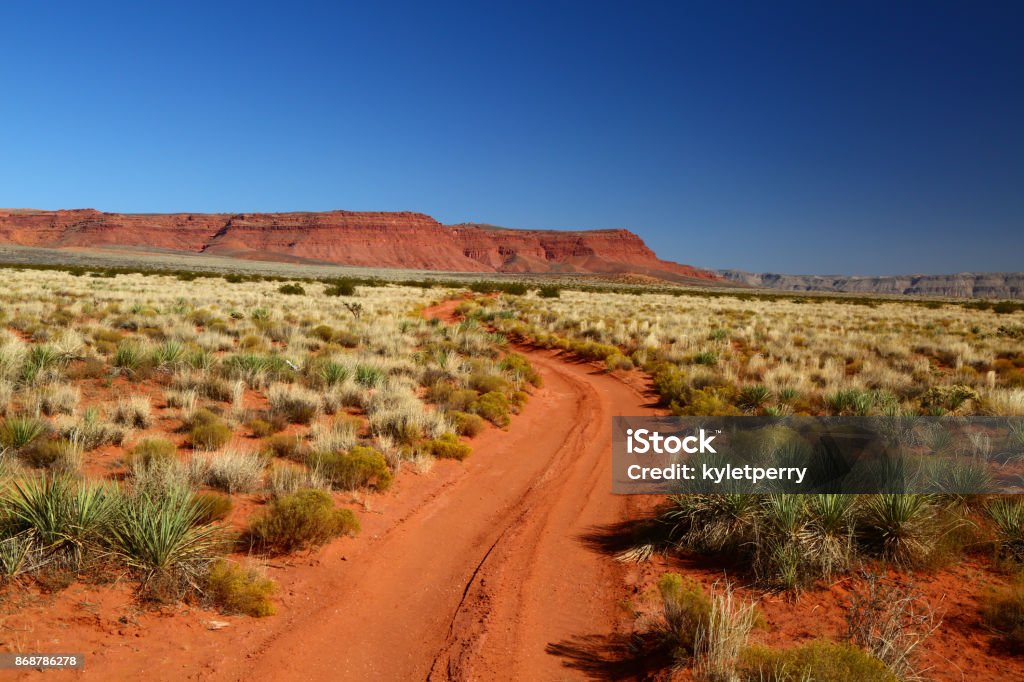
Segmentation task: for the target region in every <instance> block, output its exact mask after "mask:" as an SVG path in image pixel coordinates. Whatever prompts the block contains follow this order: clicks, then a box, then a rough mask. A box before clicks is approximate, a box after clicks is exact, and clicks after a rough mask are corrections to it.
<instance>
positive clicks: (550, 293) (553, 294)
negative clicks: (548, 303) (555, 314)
mask: <svg viewBox="0 0 1024 682" xmlns="http://www.w3.org/2000/svg"><path fill="white" fill-rule="evenodd" d="M537 294H538V295H539V296H540V297H541V298H558V297H559V296H561V295H562V290H561V289H559V288H558V287H556V286H543V287H541V288H540V289H538V290H537Z"/></svg>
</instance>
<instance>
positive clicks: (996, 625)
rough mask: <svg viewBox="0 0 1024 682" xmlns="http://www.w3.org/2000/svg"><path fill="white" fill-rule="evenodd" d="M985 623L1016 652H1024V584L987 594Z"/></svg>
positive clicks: (984, 602)
mask: <svg viewBox="0 0 1024 682" xmlns="http://www.w3.org/2000/svg"><path fill="white" fill-rule="evenodd" d="M982 617H983V619H984V621H985V625H987V626H988V627H990V628H991V629H992V631H993V632H995V633H996V634H997V635H998V636H999V638H1000V640H1002V642H1003V643H1004V644H1005V645H1006V646H1007V647H1009V648H1010V649H1011V650H1012V651H1013V652H1014V653H1018V654H1021V653H1024V586H1022V585H1021V583H1019V582H1018V583H1016V584H1014V585H1011V586H1009V587H1005V588H1002V589H1000V590H996V591H994V592H992V593H990V594H988V595H986V596H985V598H984V600H983V602H982Z"/></svg>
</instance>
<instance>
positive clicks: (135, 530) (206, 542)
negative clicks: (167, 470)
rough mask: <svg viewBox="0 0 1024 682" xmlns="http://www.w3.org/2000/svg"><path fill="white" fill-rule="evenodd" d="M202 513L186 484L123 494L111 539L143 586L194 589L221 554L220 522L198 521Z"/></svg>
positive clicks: (202, 508) (224, 538)
mask: <svg viewBox="0 0 1024 682" xmlns="http://www.w3.org/2000/svg"><path fill="white" fill-rule="evenodd" d="M205 513H206V509H205V507H204V505H203V504H202V502H201V501H199V500H197V499H196V497H195V496H194V495H193V494H192V491H190V490H188V489H186V488H172V489H170V490H167V491H165V492H164V494H162V495H156V494H153V493H150V492H142V493H140V494H138V495H135V496H132V497H129V498H126V499H125V502H124V504H123V506H122V509H121V513H120V514H119V515H118V518H117V522H116V523H114V525H113V528H112V533H111V535H112V538H113V541H114V546H115V548H116V551H117V552H118V554H119V555H120V556H121V557H122V558H123V559H124V561H125V563H127V564H128V566H129V567H130V568H132V569H134V570H135V571H137V572H138V573H139V574H140V577H141V578H142V584H143V589H144V590H147V591H148V590H149V589H150V588H155V589H156V590H167V589H169V590H172V591H174V592H177V593H180V592H181V591H182V590H183V589H187V588H193V589H195V588H197V587H198V586H199V581H200V579H201V576H202V575H203V574H204V572H205V570H206V567H207V566H208V565H209V563H210V562H211V561H212V560H213V559H215V558H217V557H218V556H219V555H220V554H222V553H223V551H224V549H225V540H226V536H225V534H224V531H223V529H222V528H221V527H219V526H216V525H213V524H206V525H199V524H197V521H198V520H199V519H201V518H202V516H203V515H204V514H205Z"/></svg>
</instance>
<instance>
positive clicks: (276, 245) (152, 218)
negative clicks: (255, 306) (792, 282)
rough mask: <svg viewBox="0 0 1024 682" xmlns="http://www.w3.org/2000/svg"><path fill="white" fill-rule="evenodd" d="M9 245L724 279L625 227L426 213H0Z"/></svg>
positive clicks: (0, 238)
mask: <svg viewBox="0 0 1024 682" xmlns="http://www.w3.org/2000/svg"><path fill="white" fill-rule="evenodd" d="M0 243H8V244H17V245H21V246H36V247H48V248H79V249H82V248H112V247H115V248H116V247H141V248H146V247H150V248H154V249H171V250H176V251H182V252H187V253H208V254H213V255H220V256H230V257H234V258H247V259H253V260H269V261H290V262H303V261H307V262H318V263H337V264H341V265H354V266H365V267H377V268H402V269H413V270H441V271H449V272H510V273H567V274H571V273H581V274H593V273H599V274H638V275H645V276H651V277H658V278H661V279H667V280H674V281H682V282H685V281H698V282H705V283H715V282H717V283H723V281H724V280H723V279H722V278H721V277H720V276H718V275H716V274H714V273H713V272H711V271H709V270H702V269H700V268H696V267H693V266H690V265H682V264H679V263H674V262H671V261H666V260H662V259H660V258H658V256H657V255H656V254H655V253H654V251H652V250H651V249H650V248H649V247H648V246H647V245H646V244H645V243H644V242H643V240H642V239H640V237H638V236H637V235H636V234H634V233H632V232H630V231H629V230H623V229H612V230H579V231H560V230H518V229H510V228H500V227H494V226H491V225H478V224H462V225H443V224H441V223H440V222H438V221H436V220H434V219H433V218H431V217H430V216H428V215H425V214H423V213H413V212H383V211H381V212H368V211H363V212H361V211H324V212H317V213H313V212H297V213H235V214H226V213H224V214H222V213H216V214H210V213H173V214H139V213H130V214H129V213H104V212H101V211H97V210H94V209H73V210H59V211H45V210H36V209H0Z"/></svg>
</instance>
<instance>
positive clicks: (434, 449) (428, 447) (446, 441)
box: [421, 433, 473, 461]
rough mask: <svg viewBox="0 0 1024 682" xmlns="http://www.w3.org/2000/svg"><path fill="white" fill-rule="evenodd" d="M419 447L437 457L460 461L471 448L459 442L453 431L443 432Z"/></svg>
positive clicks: (466, 455)
mask: <svg viewBox="0 0 1024 682" xmlns="http://www.w3.org/2000/svg"><path fill="white" fill-rule="evenodd" d="M421 447H422V448H423V449H424V450H425V451H426V452H429V453H430V454H431V455H432V456H434V457H436V458H438V459H457V460H459V461H462V460H464V459H466V458H467V457H469V455H470V453H472V452H473V448H471V447H469V446H468V445H466V444H465V443H463V442H461V441H460V440H459V438H458V436H456V435H455V434H454V433H444V434H441V435H440V436H439V437H438V438H435V439H434V440H428V441H426V442H425V443H423V444H422V445H421Z"/></svg>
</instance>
